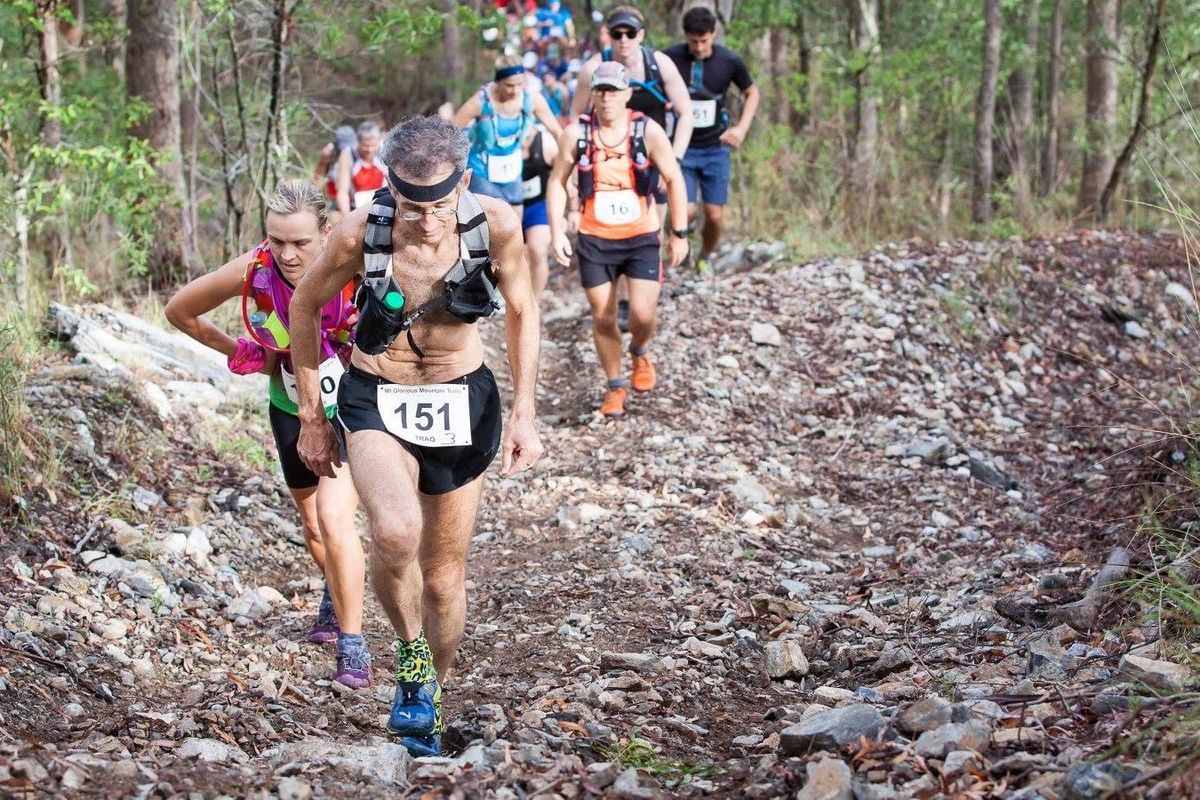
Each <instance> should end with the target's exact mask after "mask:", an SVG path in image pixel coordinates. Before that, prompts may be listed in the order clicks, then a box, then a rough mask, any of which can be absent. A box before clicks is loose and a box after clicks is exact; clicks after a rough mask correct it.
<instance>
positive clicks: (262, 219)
mask: <svg viewBox="0 0 1200 800" xmlns="http://www.w3.org/2000/svg"><path fill="white" fill-rule="evenodd" d="M289 17H290V15H289V13H288V8H287V0H275V25H274V27H273V28H272V31H271V89H270V93H269V94H268V96H267V98H268V99H267V129H266V132H265V133H264V135H263V156H262V157H263V166H262V172H261V173H260V174H261V176H262V177H261V179H260V180H259V181H258V186H257V188H258V195H259V204H258V224H259V227H260V228H261V229H262V235H263V236H266V235H267V195H268V194H269V193H270V192H271V191H272V190H273V189H274V187H275V184H277V183H278V182H279V169H278V164H277V162H276V158H275V155H276V153H277V152H278V151H279V149H280V148H279V134H280V129H281V126H280V113H279V109H280V108H281V107H282V105H283V68H284V59H285V55H286V54H285V53H284V45H285V44H286V43H287V34H288V27H289V22H290V19H289Z"/></svg>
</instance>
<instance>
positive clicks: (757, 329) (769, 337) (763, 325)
mask: <svg viewBox="0 0 1200 800" xmlns="http://www.w3.org/2000/svg"><path fill="white" fill-rule="evenodd" d="M750 341H752V342H754V343H755V344H765V345H769V346H771V347H779V346H780V345H781V344H783V335H782V334H781V333H780V332H779V328H776V327H775V326H774V325H772V324H771V323H769V322H755V323H753V324H752V325H751V326H750Z"/></svg>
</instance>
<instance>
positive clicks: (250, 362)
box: [228, 339, 267, 375]
mask: <svg viewBox="0 0 1200 800" xmlns="http://www.w3.org/2000/svg"><path fill="white" fill-rule="evenodd" d="M228 364H229V371H230V372H232V373H233V374H234V375H252V374H254V373H255V372H261V371H262V368H263V367H265V366H266V365H267V351H266V350H265V349H264V348H263V346H262V345H260V344H258V343H256V342H252V341H250V340H249V339H238V341H237V351H236V352H235V353H234V354H233V355H231V356H230V357H229V361H228Z"/></svg>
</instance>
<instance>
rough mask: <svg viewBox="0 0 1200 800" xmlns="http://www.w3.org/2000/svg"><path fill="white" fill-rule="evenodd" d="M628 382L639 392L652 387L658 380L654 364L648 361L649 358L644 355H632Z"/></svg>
mask: <svg viewBox="0 0 1200 800" xmlns="http://www.w3.org/2000/svg"><path fill="white" fill-rule="evenodd" d="M629 382H630V383H632V384H633V388H634V389H636V390H637V391H639V392H648V391H650V390H651V389H653V388H654V384H655V383H657V382H658V375H657V374H655V372H654V365H653V364H651V363H650V359H649V358H648V357H647V356H646V355H644V354H643V355H640V356H637V355H635V356H633V375H632V376H630V381H629Z"/></svg>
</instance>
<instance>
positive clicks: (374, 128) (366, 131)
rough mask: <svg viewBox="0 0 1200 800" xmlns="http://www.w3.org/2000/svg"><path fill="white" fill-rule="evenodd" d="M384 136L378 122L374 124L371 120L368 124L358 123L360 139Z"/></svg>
mask: <svg viewBox="0 0 1200 800" xmlns="http://www.w3.org/2000/svg"><path fill="white" fill-rule="evenodd" d="M382 135H383V128H380V127H379V123H378V122H373V121H371V120H367V121H366V122H360V123H358V138H360V139H361V138H363V137H368V138H369V137H371V136H382Z"/></svg>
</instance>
